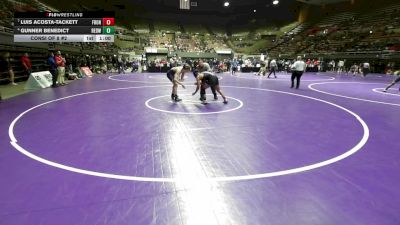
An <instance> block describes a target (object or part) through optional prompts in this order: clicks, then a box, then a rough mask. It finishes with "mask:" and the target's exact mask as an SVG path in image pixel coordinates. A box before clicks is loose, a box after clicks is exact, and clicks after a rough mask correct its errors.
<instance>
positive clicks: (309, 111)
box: [0, 73, 400, 225]
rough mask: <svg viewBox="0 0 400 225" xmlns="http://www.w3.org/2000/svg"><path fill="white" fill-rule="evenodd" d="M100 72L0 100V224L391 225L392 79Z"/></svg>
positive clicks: (395, 216) (399, 146) (397, 168)
mask: <svg viewBox="0 0 400 225" xmlns="http://www.w3.org/2000/svg"><path fill="white" fill-rule="evenodd" d="M218 76H219V78H220V86H221V90H222V91H223V92H224V93H225V94H226V95H227V96H228V101H229V103H228V104H226V105H225V104H223V103H222V98H221V97H220V96H219V99H218V100H217V101H214V100H213V97H212V95H211V91H210V89H207V94H208V95H207V101H208V104H201V102H200V101H199V95H196V96H192V95H191V93H192V92H193V91H194V89H195V87H194V85H193V84H194V82H195V80H194V78H193V76H192V75H191V74H189V75H188V77H187V78H186V79H185V84H186V89H182V88H181V87H179V88H178V95H179V96H180V97H181V98H182V99H183V101H182V102H178V103H173V102H171V100H170V94H171V86H172V85H171V83H170V82H169V81H168V79H167V77H166V75H165V74H156V73H151V74H150V73H143V74H123V75H112V74H108V75H99V76H95V77H92V78H85V79H82V80H79V81H75V82H72V83H70V84H69V85H67V86H64V87H59V88H55V89H52V88H48V89H43V90H40V91H36V92H29V93H26V94H23V95H19V96H16V97H13V98H9V99H6V100H4V101H2V102H1V103H0V137H1V139H0V140H1V142H0V177H1V185H0V224H4V225H14V224H35V225H36V224H40V225H47V224H48V225H54V224H57V225H64V224H65V225H71V224H74V225H80V224H82V225H87V224H91V225H97V224H99V225H100V224H104V225H106V224H107V225H108V224H135V225H141V224H146V225H147V224H154V225H162V224H174V225H175V224H182V225H186V224H188V225H192V224H199V225H211V224H220V225H226V224H240V225H242V224H251V225H255V224H262V225H287V224H299V225H321V224H323V225H338V224H346V225H378V224H379V225H398V224H400V214H399V212H400V141H399V133H398V131H399V127H400V117H399V115H400V92H399V91H398V88H399V86H398V85H396V86H394V87H393V88H392V89H390V90H389V91H388V92H387V93H383V92H382V90H383V88H384V87H385V86H386V85H387V84H388V83H389V82H390V81H391V79H392V78H391V77H390V76H386V75H379V74H370V75H368V76H367V77H366V78H362V77H359V76H357V77H353V76H352V75H346V74H340V75H338V74H336V73H306V74H304V75H303V77H302V83H301V86H300V89H291V88H290V74H286V73H278V74H277V76H278V78H276V79H275V78H270V79H268V78H266V77H258V76H254V74H243V73H238V74H237V75H236V76H232V75H231V74H230V73H224V74H218Z"/></svg>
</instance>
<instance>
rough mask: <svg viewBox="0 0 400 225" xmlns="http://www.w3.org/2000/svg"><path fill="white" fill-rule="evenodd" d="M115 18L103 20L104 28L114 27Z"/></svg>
mask: <svg viewBox="0 0 400 225" xmlns="http://www.w3.org/2000/svg"><path fill="white" fill-rule="evenodd" d="M114 22H115V21H114V18H103V26H114Z"/></svg>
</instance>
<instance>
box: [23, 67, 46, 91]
mask: <svg viewBox="0 0 400 225" xmlns="http://www.w3.org/2000/svg"><path fill="white" fill-rule="evenodd" d="M52 82H53V78H52V75H51V73H50V72H49V71H41V72H35V73H31V74H30V75H29V78H28V81H27V82H26V84H25V89H26V90H36V89H42V88H48V87H50V86H51V85H52Z"/></svg>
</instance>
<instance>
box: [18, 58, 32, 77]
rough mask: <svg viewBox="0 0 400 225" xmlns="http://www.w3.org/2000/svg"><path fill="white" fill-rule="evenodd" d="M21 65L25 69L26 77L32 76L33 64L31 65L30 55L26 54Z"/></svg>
mask: <svg viewBox="0 0 400 225" xmlns="http://www.w3.org/2000/svg"><path fill="white" fill-rule="evenodd" d="M21 63H22V67H23V68H24V73H25V75H27V76H29V75H31V73H32V63H31V60H30V59H29V55H28V53H25V54H24V55H23V56H22V57H21Z"/></svg>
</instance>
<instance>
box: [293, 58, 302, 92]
mask: <svg viewBox="0 0 400 225" xmlns="http://www.w3.org/2000/svg"><path fill="white" fill-rule="evenodd" d="M291 69H292V78H291V80H292V86H291V87H290V88H293V87H294V79H297V83H296V89H299V86H300V78H301V76H302V75H303V73H304V71H305V70H306V64H305V63H304V61H303V60H302V59H301V56H297V61H296V62H295V63H294V64H293V65H292V68H291Z"/></svg>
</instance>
